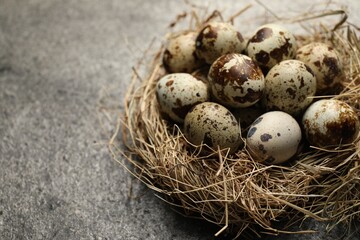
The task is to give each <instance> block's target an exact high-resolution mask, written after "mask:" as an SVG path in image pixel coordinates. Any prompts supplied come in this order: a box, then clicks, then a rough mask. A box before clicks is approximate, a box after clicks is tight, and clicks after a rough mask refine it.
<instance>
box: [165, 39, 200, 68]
mask: <svg viewBox="0 0 360 240" xmlns="http://www.w3.org/2000/svg"><path fill="white" fill-rule="evenodd" d="M196 36H197V33H196V32H186V33H182V34H178V35H176V36H174V37H172V38H170V39H169V40H168V43H167V47H166V49H165V51H164V54H163V63H164V67H165V69H166V70H167V71H168V72H170V73H178V72H182V73H190V72H192V71H194V70H195V69H197V68H199V67H200V66H201V65H202V63H203V61H201V60H199V59H198V57H197V56H196V54H195V39H196Z"/></svg>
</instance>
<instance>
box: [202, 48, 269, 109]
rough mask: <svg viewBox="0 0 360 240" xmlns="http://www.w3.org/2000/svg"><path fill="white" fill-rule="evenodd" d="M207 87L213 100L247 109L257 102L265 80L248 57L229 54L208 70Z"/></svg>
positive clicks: (257, 67)
mask: <svg viewBox="0 0 360 240" xmlns="http://www.w3.org/2000/svg"><path fill="white" fill-rule="evenodd" d="M208 79H209V86H210V89H211V92H212V94H213V96H214V97H215V99H216V100H217V101H218V102H219V103H221V104H223V105H226V106H229V107H234V108H239V107H242V108H244V107H248V106H251V105H254V104H255V103H256V102H258V101H259V100H260V99H261V97H262V95H263V91H264V87H265V78H264V75H263V73H262V71H261V69H260V68H259V66H258V65H257V64H256V63H255V62H254V61H253V60H252V59H251V58H249V57H248V56H245V55H242V54H237V53H230V54H226V55H223V56H221V57H219V58H218V59H216V61H215V62H214V63H213V64H212V65H211V67H210V70H209V75H208Z"/></svg>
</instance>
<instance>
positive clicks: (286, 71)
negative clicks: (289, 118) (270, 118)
mask: <svg viewBox="0 0 360 240" xmlns="http://www.w3.org/2000/svg"><path fill="white" fill-rule="evenodd" d="M315 93H316V78H315V75H314V73H313V71H312V70H311V69H310V68H309V67H308V66H307V65H306V64H304V63H303V62H301V61H298V60H285V61H282V62H280V63H278V64H277V65H275V66H274V67H273V68H271V69H270V71H269V72H268V74H267V75H266V77H265V94H264V97H263V99H262V104H263V105H264V107H265V108H266V110H267V111H271V110H279V111H284V112H287V113H289V114H291V115H293V116H297V115H299V114H301V113H302V112H303V111H304V110H305V109H306V108H307V107H308V106H309V105H310V104H311V102H312V101H313V98H312V97H313V96H314V95H315Z"/></svg>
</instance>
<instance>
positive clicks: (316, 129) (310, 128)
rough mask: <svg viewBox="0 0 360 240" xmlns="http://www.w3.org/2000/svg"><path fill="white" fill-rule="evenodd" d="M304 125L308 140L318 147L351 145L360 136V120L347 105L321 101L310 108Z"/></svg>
mask: <svg viewBox="0 0 360 240" xmlns="http://www.w3.org/2000/svg"><path fill="white" fill-rule="evenodd" d="M302 125H303V128H304V132H305V135H306V138H307V140H308V141H309V142H310V144H311V145H313V146H317V147H326V146H331V145H333V146H336V147H337V146H338V145H339V144H346V143H351V142H352V141H353V140H354V139H355V138H356V137H357V136H358V134H359V127H360V123H359V118H358V116H357V114H356V112H355V111H354V110H353V109H352V108H351V106H349V105H348V104H347V103H345V102H343V101H340V100H335V99H323V100H319V101H317V102H315V103H313V104H311V105H310V106H309V108H308V109H307V110H306V112H305V113H304V115H303V119H302Z"/></svg>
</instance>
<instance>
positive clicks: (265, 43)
mask: <svg viewBox="0 0 360 240" xmlns="http://www.w3.org/2000/svg"><path fill="white" fill-rule="evenodd" d="M296 50H297V44H296V39H295V37H294V36H293V34H292V33H291V32H290V31H289V30H288V29H286V28H285V27H283V26H281V25H277V24H266V25H263V26H261V27H259V28H258V29H256V31H255V34H254V35H253V36H252V37H251V38H250V39H249V41H248V45H247V48H246V52H247V55H248V56H249V57H251V58H252V59H254V60H255V61H256V62H257V63H258V64H259V66H260V67H263V68H264V69H267V70H268V69H270V68H271V67H273V66H274V65H275V64H277V63H279V62H281V61H284V60H287V59H294V58H295V55H296Z"/></svg>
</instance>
